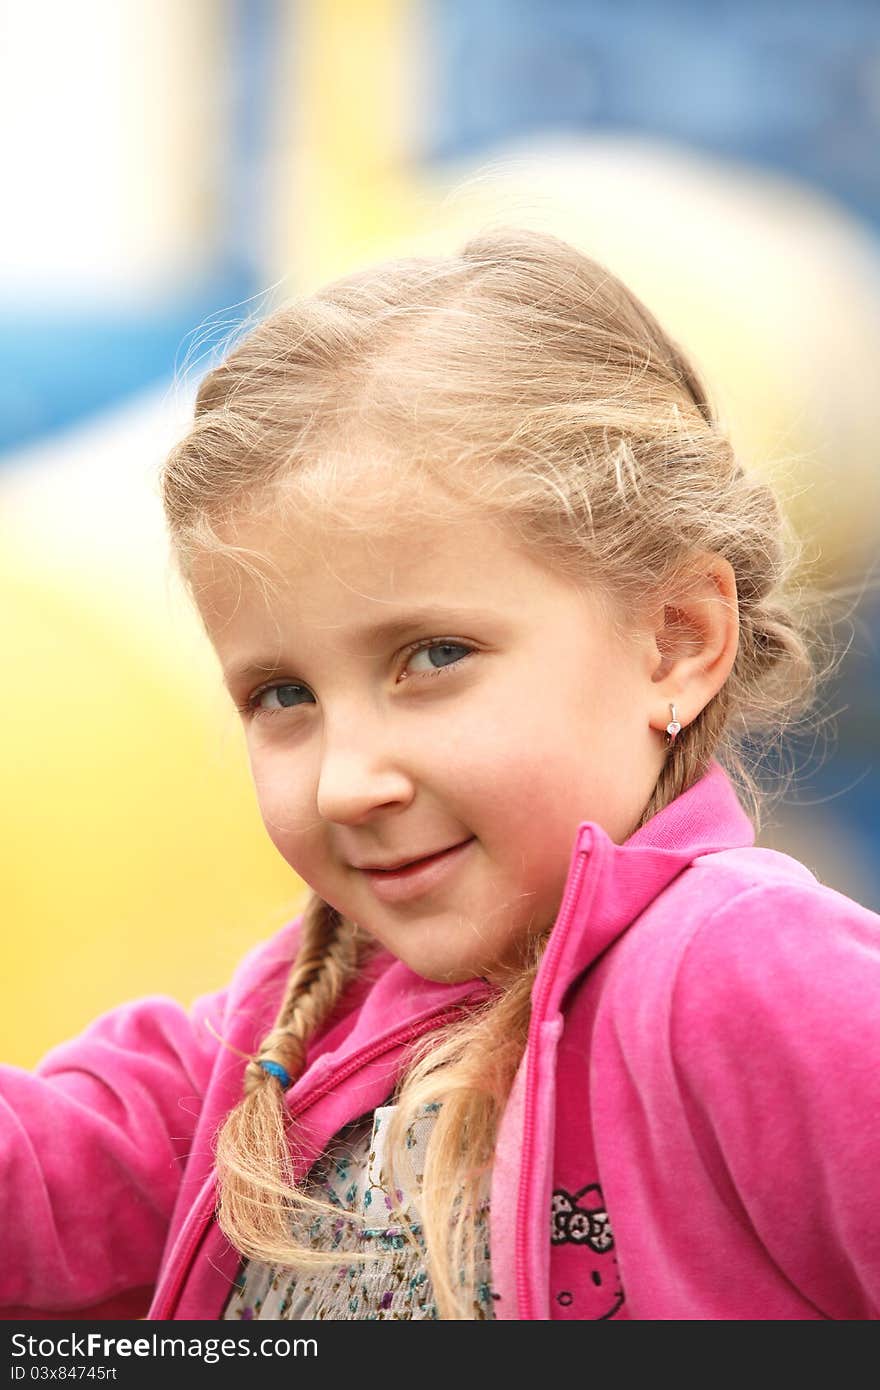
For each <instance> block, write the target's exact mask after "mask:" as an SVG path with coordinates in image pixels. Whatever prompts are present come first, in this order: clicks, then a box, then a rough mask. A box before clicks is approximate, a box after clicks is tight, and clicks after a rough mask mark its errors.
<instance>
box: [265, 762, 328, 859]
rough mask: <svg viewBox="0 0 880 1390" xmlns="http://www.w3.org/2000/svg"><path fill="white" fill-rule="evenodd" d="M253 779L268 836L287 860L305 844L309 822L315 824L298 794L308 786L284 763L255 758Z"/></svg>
mask: <svg viewBox="0 0 880 1390" xmlns="http://www.w3.org/2000/svg"><path fill="white" fill-rule="evenodd" d="M251 776H252V778H253V783H254V790H255V792H256V795H257V805H258V807H259V810H260V815H261V816H262V818H263V824H264V826H265V827H266V833H267V834H268V836H269V838H270V840H271V841H272V843H273V844H274V845H275V847H276V849H278V850H280V851H281V853H282V854H283V855H284V856H285V858H287V857H288V856H289V852H290V850H291V849H292V848H295V847H296V846H297V845H299V844H300V843H301V841H302V839H303V837H304V835H305V834H306V832H307V828H308V824H309V821H310V820H312V821H313V820H314V815H312V816H311V817H310V816H309V813H308V806H307V804H306V798H305V797H304V795H303V793H302V791H300V792H299V793H298V792H297V788H302V787H303V785H304V784H303V779H302V774H301V772H300V774H299V775H296V773H295V771H294V769H293V768H289V769H287V771H286V772H285V769H284V766H283V760H279V759H277V758H261V757H260V756H259V755H256V756H253V755H252V757H251Z"/></svg>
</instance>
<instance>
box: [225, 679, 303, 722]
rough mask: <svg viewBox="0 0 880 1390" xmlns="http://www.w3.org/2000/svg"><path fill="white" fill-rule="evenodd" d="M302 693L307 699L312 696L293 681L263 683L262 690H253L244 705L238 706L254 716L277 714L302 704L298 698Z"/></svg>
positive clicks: (242, 711)
mask: <svg viewBox="0 0 880 1390" xmlns="http://www.w3.org/2000/svg"><path fill="white" fill-rule="evenodd" d="M303 695H305V696H307V697H308V698H309V699H312V698H313V697H312V692H311V691H310V690H308V689H307V688H306V687H305V686H304V685H297V684H295V683H294V682H293V681H290V682H287V683H286V684H279V685H264V686H263V689H262V690H255V691H254V693H253V695H249V696H248V698H247V700H246V701H245V703H244V705H240V706H239V710H240V711H241V713H243V714H252V715H254V716H255V717H256V718H260V717H261V716H265V715H270V714H278V713H280V712H281V710H285V709H295V708H296V706H297V705H300V704H303V703H304V702H303V700H302V699H301V698H300V697H301V696H303Z"/></svg>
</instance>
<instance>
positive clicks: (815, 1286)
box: [671, 883, 880, 1319]
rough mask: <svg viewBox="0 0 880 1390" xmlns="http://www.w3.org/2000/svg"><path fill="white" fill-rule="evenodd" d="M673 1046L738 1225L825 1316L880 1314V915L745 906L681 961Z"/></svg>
mask: <svg viewBox="0 0 880 1390" xmlns="http://www.w3.org/2000/svg"><path fill="white" fill-rule="evenodd" d="M671 1043H672V1055H673V1057H674V1058H675V1062H676V1069H677V1074H678V1082H679V1086H680V1088H681V1093H682V1097H683V1099H684V1103H685V1105H686V1107H687V1111H688V1115H689V1122H690V1126H691V1129H692V1133H693V1136H694V1140H695V1142H696V1144H697V1145H698V1146H699V1148H700V1150H701V1152H702V1155H703V1161H704V1163H705V1164H706V1166H707V1167H708V1168H709V1169H710V1170H711V1171H712V1173H713V1174H714V1178H713V1180H714V1182H715V1184H716V1190H717V1191H718V1193H719V1194H720V1196H721V1197H722V1199H723V1200H724V1201H725V1203H726V1204H727V1206H728V1207H729V1208H730V1210H731V1212H732V1214H733V1216H734V1219H736V1220H737V1221H738V1222H739V1224H740V1226H741V1228H742V1229H743V1230H744V1231H746V1232H749V1231H750V1232H751V1234H752V1237H753V1238H754V1240H755V1241H756V1242H758V1243H759V1245H760V1247H763V1251H764V1255H765V1258H766V1259H767V1260H769V1261H772V1263H773V1264H774V1265H775V1266H776V1268H777V1270H778V1271H779V1272H780V1273H781V1275H782V1276H783V1277H784V1278H785V1279H787V1280H788V1281H790V1283H791V1285H793V1287H794V1288H795V1289H796V1290H797V1291H798V1292H799V1293H800V1295H801V1296H802V1297H803V1298H804V1299H806V1300H807V1301H808V1302H809V1303H810V1304H812V1305H813V1307H814V1308H815V1310H816V1316H819V1317H822V1316H824V1317H829V1318H838V1319H875V1318H878V1317H880V917H878V916H877V915H876V914H874V913H873V912H871V911H869V910H868V909H867V908H864V907H861V906H860V905H859V904H857V903H855V902H852V901H851V900H850V899H848V898H846V897H845V896H843V895H842V894H840V893H837V892H835V891H834V890H833V889H830V888H827V887H824V886H822V885H820V884H815V885H809V884H793V883H785V884H776V885H773V886H771V887H760V888H753V889H749V890H746V891H745V892H743V893H741V894H740V895H739V896H738V897H735V898H734V899H733V900H732V901H731V902H730V903H728V904H727V906H726V907H725V909H724V910H723V911H722V912H720V913H718V914H717V915H716V916H715V917H713V918H712V919H711V920H710V921H709V922H707V923H706V924H705V925H704V926H703V927H702V928H701V929H700V930H699V931H698V932H697V933H696V935H695V936H694V937H693V938H692V940H691V943H690V945H689V946H688V948H687V950H686V952H685V954H684V957H683V959H682V961H681V964H680V968H679V971H678V976H677V981H676V986H675V993H674V999H673V1007H672V1036H671ZM722 1255H723V1252H722ZM731 1273H732V1271H731ZM754 1315H755V1316H760V1313H758V1312H756V1313H755V1314H754Z"/></svg>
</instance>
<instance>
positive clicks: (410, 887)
mask: <svg viewBox="0 0 880 1390" xmlns="http://www.w3.org/2000/svg"><path fill="white" fill-rule="evenodd" d="M474 838H475V837H474V836H473V835H471V837H470V838H469V839H467V840H459V842H458V843H457V844H454V845H448V846H447V848H446V849H442V850H437V851H436V852H435V853H434V854H426V855H423V856H422V858H421V859H409V860H406V861H405V862H404V863H403V864H399V865H398V866H397V867H391V866H389V867H387V868H375V869H368V868H365V869H363V870H362V873H363V875H364V878H365V879H366V880H367V882H368V883H369V884H370V886H371V888H372V891H373V892H374V893H375V895H376V896H377V897H378V898H379V899H380V900H381V901H382V902H386V903H403V902H409V901H411V900H412V899H418V898H420V897H421V896H422V895H423V894H426V893H429V892H437V891H440V890H441V889H442V888H443V887H444V886H445V885H449V884H452V883H453V882H454V881H455V875H456V873H457V871H458V868H459V866H460V865H462V864H463V862H464V860H465V859H466V858H467V854H468V849H469V847H470V845H472V844H473V842H474Z"/></svg>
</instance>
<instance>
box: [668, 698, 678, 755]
mask: <svg viewBox="0 0 880 1390" xmlns="http://www.w3.org/2000/svg"><path fill="white" fill-rule="evenodd" d="M669 708H670V709H671V710H672V720H671V722H670V723H669V724H667V725H666V742H667V744H668V746H669V747H670V748H671V747H672V745H673V744H674V743H675V740H676V738H677V737H678V735H679V734H680V733H681V725H680V724H679V722H678V720H677V719H676V717H675V705H670V706H669Z"/></svg>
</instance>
